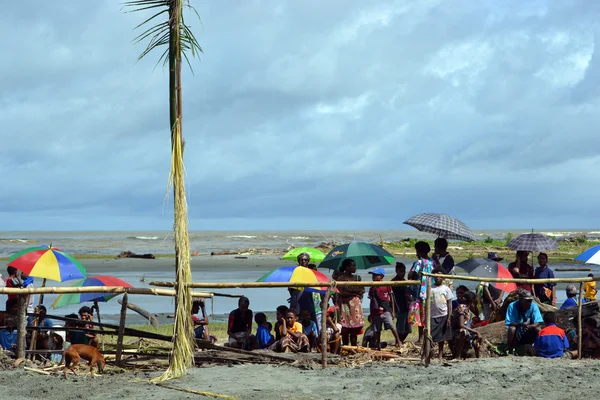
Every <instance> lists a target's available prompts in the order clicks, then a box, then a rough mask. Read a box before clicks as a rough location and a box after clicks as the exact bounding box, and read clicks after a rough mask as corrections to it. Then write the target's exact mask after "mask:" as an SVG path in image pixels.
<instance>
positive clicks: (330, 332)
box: [327, 324, 342, 338]
mask: <svg viewBox="0 0 600 400" xmlns="http://www.w3.org/2000/svg"><path fill="white" fill-rule="evenodd" d="M335 326H336V327H337V329H338V333H339V332H341V331H342V324H335ZM334 333H335V332H334V331H333V328H327V338H330V337H332V336H333V335H334Z"/></svg>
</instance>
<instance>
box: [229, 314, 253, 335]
mask: <svg viewBox="0 0 600 400" xmlns="http://www.w3.org/2000/svg"><path fill="white" fill-rule="evenodd" d="M228 327H229V329H228V330H229V332H230V333H231V334H234V333H240V332H247V331H249V330H250V329H252V310H247V311H246V313H245V314H242V311H241V310H240V309H239V308H236V309H235V310H233V311H232V312H230V313H229V324H228Z"/></svg>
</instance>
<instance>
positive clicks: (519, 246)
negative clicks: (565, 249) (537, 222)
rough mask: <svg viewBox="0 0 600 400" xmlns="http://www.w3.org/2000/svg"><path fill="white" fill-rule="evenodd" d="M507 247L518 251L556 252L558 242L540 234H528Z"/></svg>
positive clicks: (515, 239) (520, 236) (511, 242)
mask: <svg viewBox="0 0 600 400" xmlns="http://www.w3.org/2000/svg"><path fill="white" fill-rule="evenodd" d="M506 246H507V247H508V248H509V249H511V250H516V251H543V250H556V248H557V247H558V242H557V241H556V240H554V239H552V238H550V237H548V236H544V235H542V234H539V233H526V234H524V235H519V236H517V237H516V238H514V239H513V240H511V241H510V242H509V243H508V244H507V245H506Z"/></svg>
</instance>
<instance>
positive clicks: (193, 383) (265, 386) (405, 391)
mask: <svg viewBox="0 0 600 400" xmlns="http://www.w3.org/2000/svg"><path fill="white" fill-rule="evenodd" d="M157 375H158V373H152V374H148V373H139V374H135V373H123V374H118V375H103V376H101V377H98V378H96V379H92V378H91V377H89V376H81V377H71V378H70V379H69V380H68V381H65V380H64V379H63V378H62V377H59V376H50V377H46V376H41V375H37V374H34V373H27V372H24V371H21V370H19V371H2V372H0V385H2V386H3V387H5V388H7V390H8V391H9V393H10V398H11V399H13V400H25V399H30V398H33V397H40V398H45V399H48V400H55V399H56V400H71V399H72V400H75V399H102V400H105V399H122V398H127V399H132V400H135V399H147V398H153V399H187V398H199V397H198V395H194V394H188V393H183V392H179V391H175V390H172V389H166V388H161V387H157V386H154V385H151V384H149V383H147V382H145V381H142V380H147V379H148V378H150V377H154V376H157ZM16 382H26V384H15V383H16ZM169 384H170V385H174V386H178V387H182V388H188V389H193V390H200V391H209V392H213V393H220V394H227V395H231V396H235V397H237V398H238V399H256V400H267V399H281V398H285V399H290V400H292V399H294V400H295V399H331V400H337V399H340V398H344V399H365V398H380V399H390V398H413V399H422V398H443V399H481V398H485V399H486V400H495V399H508V398H534V399H538V398H545V399H548V400H554V399H556V400H558V399H564V398H575V397H579V396H580V395H583V394H585V393H587V394H590V393H596V392H597V391H598V390H600V362H599V361H574V360H562V359H559V360H546V359H538V358H535V359H534V358H516V357H504V358H494V359H481V360H471V361H464V362H460V363H449V364H445V365H440V364H432V365H431V366H430V367H429V368H424V367H422V366H413V365H399V364H367V365H364V366H362V367H358V368H351V369H343V368H338V367H331V368H328V369H326V370H325V371H322V370H320V369H318V368H314V369H311V368H306V367H305V368H304V369H301V368H296V367H291V366H269V365H243V366H235V367H227V366H223V367H220V366H219V367H211V368H195V369H192V370H191V372H190V373H189V374H188V375H187V376H185V377H184V378H182V379H180V380H174V381H170V382H169ZM7 394H8V393H7Z"/></svg>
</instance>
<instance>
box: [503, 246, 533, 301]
mask: <svg viewBox="0 0 600 400" xmlns="http://www.w3.org/2000/svg"><path fill="white" fill-rule="evenodd" d="M528 258H529V252H528V251H525V250H518V251H517V256H516V259H515V261H513V262H511V263H510V264H508V271H509V272H510V273H511V274H512V276H513V278H515V279H519V278H522V279H533V267H532V266H531V265H529V263H528V262H527V261H528V260H527V259H528ZM517 288H521V289H523V290H526V291H528V292H529V293H531V294H533V288H532V287H531V285H530V284H529V283H517Z"/></svg>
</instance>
